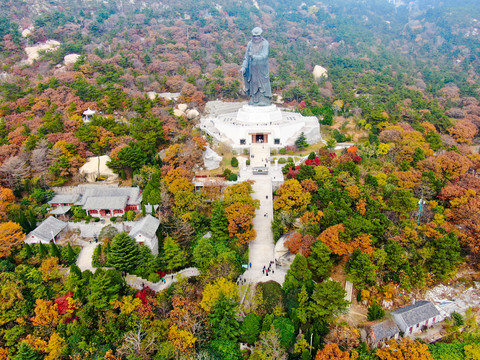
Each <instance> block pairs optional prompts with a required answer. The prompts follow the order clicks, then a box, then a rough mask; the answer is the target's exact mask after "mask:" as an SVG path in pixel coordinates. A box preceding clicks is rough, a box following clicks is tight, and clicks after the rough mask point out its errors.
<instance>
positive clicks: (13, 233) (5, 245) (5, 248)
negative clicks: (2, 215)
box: [0, 221, 25, 257]
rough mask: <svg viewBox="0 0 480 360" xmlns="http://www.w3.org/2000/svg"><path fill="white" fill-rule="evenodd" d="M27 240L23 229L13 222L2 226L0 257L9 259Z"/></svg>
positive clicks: (0, 232)
mask: <svg viewBox="0 0 480 360" xmlns="http://www.w3.org/2000/svg"><path fill="white" fill-rule="evenodd" d="M24 238H25V234H24V233H23V230H22V227H21V226H20V225H18V224H17V223H14V222H12V221H7V222H4V223H1V224H0V257H7V256H10V254H11V253H12V252H13V251H15V250H16V249H18V248H19V247H20V246H21V245H22V244H23V240H24Z"/></svg>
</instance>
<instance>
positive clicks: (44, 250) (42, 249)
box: [38, 242, 48, 259]
mask: <svg viewBox="0 0 480 360" xmlns="http://www.w3.org/2000/svg"><path fill="white" fill-rule="evenodd" d="M38 254H39V255H40V259H43V258H44V257H46V256H47V255H48V247H47V246H45V244H44V243H42V242H41V243H40V244H39V245H38Z"/></svg>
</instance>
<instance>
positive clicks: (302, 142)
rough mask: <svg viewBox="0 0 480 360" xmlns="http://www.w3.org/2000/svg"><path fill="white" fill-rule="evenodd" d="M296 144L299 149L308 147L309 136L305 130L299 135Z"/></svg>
mask: <svg viewBox="0 0 480 360" xmlns="http://www.w3.org/2000/svg"><path fill="white" fill-rule="evenodd" d="M295 146H296V147H297V149H298V150H303V149H305V148H307V147H308V142H307V138H306V137H305V134H304V133H303V132H302V133H301V134H300V135H299V136H298V138H297V140H295Z"/></svg>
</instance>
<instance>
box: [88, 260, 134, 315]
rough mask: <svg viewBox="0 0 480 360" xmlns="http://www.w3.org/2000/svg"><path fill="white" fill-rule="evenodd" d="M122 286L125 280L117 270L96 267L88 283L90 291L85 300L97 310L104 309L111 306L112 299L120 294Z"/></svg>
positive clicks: (115, 298)
mask: <svg viewBox="0 0 480 360" xmlns="http://www.w3.org/2000/svg"><path fill="white" fill-rule="evenodd" d="M124 286H125V282H124V280H123V278H122V277H121V275H120V274H119V273H118V272H117V271H115V270H107V271H105V270H103V269H97V271H95V274H94V275H93V276H92V277H91V278H90V281H89V283H88V287H89V290H90V293H89V294H88V295H87V300H88V302H89V303H90V304H91V305H92V306H93V307H94V308H95V309H96V310H97V311H102V312H103V311H106V310H108V309H110V308H111V306H112V304H111V303H112V301H114V300H117V299H118V298H119V297H120V296H121V292H122V289H123V288H124Z"/></svg>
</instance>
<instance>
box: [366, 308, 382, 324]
mask: <svg viewBox="0 0 480 360" xmlns="http://www.w3.org/2000/svg"><path fill="white" fill-rule="evenodd" d="M384 316H385V310H383V309H382V307H381V306H380V305H377V304H372V306H369V307H368V311H367V317H368V321H374V320H379V319H382V318H383V317H384Z"/></svg>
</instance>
